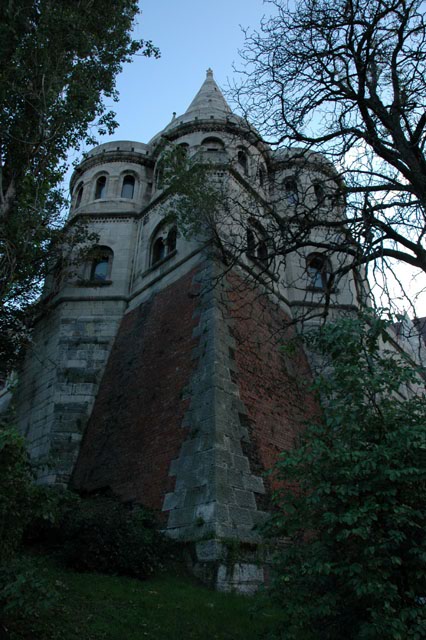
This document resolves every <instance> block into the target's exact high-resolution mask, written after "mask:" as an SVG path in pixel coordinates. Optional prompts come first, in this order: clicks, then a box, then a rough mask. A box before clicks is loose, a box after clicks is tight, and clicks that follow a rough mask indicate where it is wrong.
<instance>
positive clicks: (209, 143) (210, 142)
mask: <svg viewBox="0 0 426 640" xmlns="http://www.w3.org/2000/svg"><path fill="white" fill-rule="evenodd" d="M201 146H202V147H204V148H205V149H206V150H207V151H223V149H224V144H223V142H222V140H221V139H220V138H213V137H210V138H204V140H203V141H202V143H201Z"/></svg>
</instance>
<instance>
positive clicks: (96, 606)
mask: <svg viewBox="0 0 426 640" xmlns="http://www.w3.org/2000/svg"><path fill="white" fill-rule="evenodd" d="M36 562H37V563H38V564H39V569H40V571H41V572H42V573H43V574H44V575H45V576H46V578H47V579H48V581H49V583H50V584H51V585H54V586H55V587H56V589H57V591H58V597H57V598H56V603H55V605H54V606H53V607H52V608H51V609H50V610H49V611H48V612H46V613H44V614H42V615H40V617H39V618H34V619H32V620H31V621H30V622H26V623H25V624H24V623H22V622H20V623H19V622H15V623H14V624H12V625H11V628H10V630H9V633H8V634H7V636H6V637H7V638H10V640H77V639H78V640H163V639H164V640H166V639H167V640H260V639H262V638H266V637H267V636H268V634H269V632H270V631H272V630H273V629H274V628H276V627H277V626H278V624H279V622H280V614H279V611H277V610H274V609H273V608H272V607H271V606H270V605H269V604H267V602H266V600H265V598H264V597H263V598H262V596H256V597H255V598H248V597H243V596H238V595H235V594H224V593H217V592H214V591H211V590H209V589H207V588H206V587H204V586H201V585H200V584H198V583H197V582H196V581H195V580H194V579H192V578H191V577H188V576H174V575H161V576H159V577H156V578H152V579H150V580H146V581H139V580H136V579H132V578H124V577H116V576H106V575H100V574H94V573H76V572H73V571H69V570H66V569H64V568H62V567H60V566H59V565H57V564H55V562H54V561H53V560H52V559H51V558H46V557H40V558H37V559H36ZM0 635H1V634H0Z"/></svg>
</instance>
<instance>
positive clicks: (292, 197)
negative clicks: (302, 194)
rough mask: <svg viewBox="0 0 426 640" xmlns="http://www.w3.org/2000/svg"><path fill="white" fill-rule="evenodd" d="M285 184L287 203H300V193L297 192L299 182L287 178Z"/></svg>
mask: <svg viewBox="0 0 426 640" xmlns="http://www.w3.org/2000/svg"><path fill="white" fill-rule="evenodd" d="M284 186H285V195H286V199H287V204H291V205H294V204H298V202H299V194H298V192H297V184H296V181H295V180H293V179H290V180H286V181H285V183H284Z"/></svg>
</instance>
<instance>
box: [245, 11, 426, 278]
mask: <svg viewBox="0 0 426 640" xmlns="http://www.w3.org/2000/svg"><path fill="white" fill-rule="evenodd" d="M269 4H270V5H272V11H273V14H272V16H271V17H269V18H265V19H264V21H263V23H262V26H261V30H260V31H258V32H256V31H255V32H251V33H250V32H248V33H247V34H246V43H245V47H244V49H243V52H242V54H243V58H244V60H245V63H246V64H245V67H244V69H243V70H242V72H241V74H242V79H241V84H240V86H239V87H236V95H237V98H238V100H239V102H240V104H241V105H242V107H243V109H244V111H245V113H247V114H249V118H250V121H251V122H253V123H254V124H255V125H256V127H257V128H258V129H259V130H260V131H261V133H262V134H263V135H264V137H265V138H266V139H269V140H271V141H272V142H273V143H276V144H278V145H287V144H290V145H297V149H296V151H295V152H293V156H292V157H293V160H294V159H296V160H297V162H298V164H299V167H300V169H301V170H302V171H303V170H304V168H306V166H307V167H308V168H309V165H310V163H311V161H312V158H313V157H314V156H313V155H312V153H313V152H321V153H324V154H325V156H326V157H328V158H330V159H331V160H332V161H333V162H334V163H335V166H336V167H337V169H338V172H339V179H338V180H336V177H335V176H333V175H331V176H330V175H328V176H327V171H324V173H323V176H322V178H321V181H320V184H319V189H318V193H315V197H313V198H312V200H311V202H312V204H311V206H307V205H306V199H305V204H304V207H302V208H301V207H299V208H298V209H297V210H296V211H295V213H294V215H293V216H291V215H290V216H289V217H288V218H287V222H288V223H289V224H287V225H282V226H281V228H280V227H279V226H278V225H277V228H276V232H277V233H278V232H279V233H280V237H281V240H282V241H281V243H280V244H281V247H282V248H283V251H284V250H287V251H289V250H290V249H291V247H293V250H298V249H299V248H300V247H301V246H303V244H304V242H306V239H307V237H308V236H307V234H308V232H309V233H310V238H311V239H314V242H312V243H311V245H315V234H316V233H317V231H318V229H319V228H328V229H329V231H330V236H329V242H328V243H327V242H325V243H324V242H321V246H320V247H319V248H320V249H321V250H327V245H328V247H329V249H330V252H332V251H335V250H336V248H339V249H340V251H342V252H343V253H344V259H342V262H341V268H342V270H344V271H346V270H347V269H348V268H351V266H359V265H366V266H368V265H369V268H370V271H371V272H372V273H373V274H375V275H377V274H378V275H379V277H378V279H377V282H379V283H381V286H382V287H384V288H385V289H386V286H387V276H389V274H390V271H391V270H393V269H394V266H395V264H396V261H399V262H402V263H405V264H407V265H409V266H410V267H414V268H416V269H419V270H422V271H426V250H425V244H424V240H425V232H426V191H425V184H426V157H425V142H426V115H425V108H424V105H425V98H426V24H425V16H424V5H423V3H422V2H421V0H296V2H286V1H285V0H270V2H269ZM296 170H297V167H296ZM321 194H322V195H321ZM330 197H331V198H333V197H335V198H339V197H340V198H341V199H345V200H346V213H347V220H346V221H345V222H344V223H343V224H342V221H341V220H340V219H336V218H334V219H333V218H331V217H327V216H324V215H321V207H322V206H323V204H324V202H322V200H324V199H327V198H330ZM324 244H325V247H324ZM379 272H380V273H381V274H384V273H385V272H386V273H385V277H384V278H383V275H382V276H381V277H380V273H379Z"/></svg>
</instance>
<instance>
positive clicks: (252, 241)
mask: <svg viewBox="0 0 426 640" xmlns="http://www.w3.org/2000/svg"><path fill="white" fill-rule="evenodd" d="M255 251H256V237H255V235H254V233H253V231H252V230H251V229H247V253H248V255H249V256H251V257H254V255H255Z"/></svg>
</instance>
